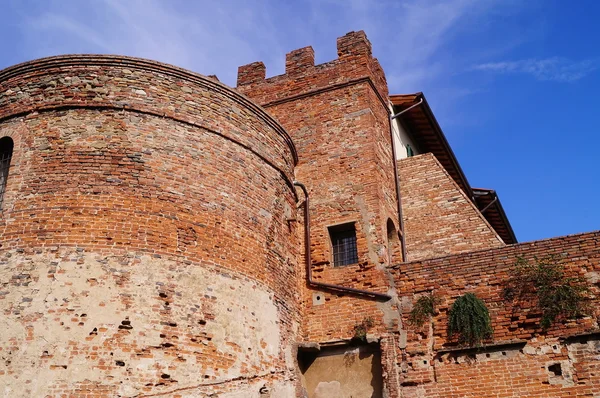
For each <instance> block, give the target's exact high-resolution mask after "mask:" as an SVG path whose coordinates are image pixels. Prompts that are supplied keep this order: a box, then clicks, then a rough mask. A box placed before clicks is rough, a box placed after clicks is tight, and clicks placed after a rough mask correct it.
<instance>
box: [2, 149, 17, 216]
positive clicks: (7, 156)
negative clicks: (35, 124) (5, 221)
mask: <svg viewBox="0 0 600 398" xmlns="http://www.w3.org/2000/svg"><path fill="white" fill-rule="evenodd" d="M13 146H14V143H13V140H12V138H10V137H2V138H0V209H2V204H3V203H4V193H5V192H6V181H7V179H8V169H9V168H10V160H11V158H12V153H13Z"/></svg>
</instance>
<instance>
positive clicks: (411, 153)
mask: <svg viewBox="0 0 600 398" xmlns="http://www.w3.org/2000/svg"><path fill="white" fill-rule="evenodd" d="M406 156H407V157H409V158H412V157H413V156H415V152H414V151H413V149H412V148H411V147H410V145H408V144H406Z"/></svg>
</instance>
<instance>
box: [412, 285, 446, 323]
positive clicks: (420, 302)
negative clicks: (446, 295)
mask: <svg viewBox="0 0 600 398" xmlns="http://www.w3.org/2000/svg"><path fill="white" fill-rule="evenodd" d="M440 301H441V300H440V298H439V297H437V296H435V295H434V294H433V293H429V294H427V295H425V296H421V297H419V298H418V299H417V301H416V303H415V304H414V305H413V308H412V310H411V311H410V313H409V314H408V322H409V323H410V324H411V325H415V326H417V327H421V326H423V324H425V322H427V320H429V319H431V317H432V316H434V315H435V313H436V307H437V306H438V305H439V303H440Z"/></svg>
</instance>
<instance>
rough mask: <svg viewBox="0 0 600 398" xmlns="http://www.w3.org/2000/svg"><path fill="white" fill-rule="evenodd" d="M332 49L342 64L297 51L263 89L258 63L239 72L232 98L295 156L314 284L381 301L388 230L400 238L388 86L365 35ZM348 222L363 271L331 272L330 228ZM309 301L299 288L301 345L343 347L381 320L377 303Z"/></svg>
mask: <svg viewBox="0 0 600 398" xmlns="http://www.w3.org/2000/svg"><path fill="white" fill-rule="evenodd" d="M337 47H338V58H337V59H335V60H333V61H331V62H328V63H324V64H320V65H315V64H314V52H313V50H312V48H311V47H305V48H302V49H299V50H295V51H293V52H291V53H289V54H288V55H287V58H286V73H285V74H284V75H280V76H274V77H271V78H269V79H266V80H265V67H264V65H263V64H262V63H260V62H258V63H253V64H250V65H247V66H242V67H240V71H239V76H238V90H240V91H241V92H242V93H244V94H246V95H248V96H249V97H250V98H252V99H253V100H254V101H256V102H257V103H259V104H261V105H262V106H263V107H265V108H266V109H267V110H268V111H269V113H271V114H272V115H274V116H275V117H276V118H277V119H278V120H279V121H280V122H281V124H282V125H283V126H284V127H285V128H286V130H287V131H288V132H289V133H290V135H291V136H292V138H293V140H294V143H295V144H296V147H297V148H298V154H299V162H298V165H297V167H296V178H297V179H298V180H299V181H302V182H305V184H306V185H307V187H308V190H309V193H310V195H311V209H310V212H311V214H312V216H311V226H310V227H311V231H312V235H311V243H312V246H311V249H312V260H313V262H312V266H313V273H314V275H315V279H316V280H318V281H323V282H327V283H334V284H340V285H344V286H349V287H354V288H359V289H369V290H373V291H379V292H386V291H387V290H388V289H389V283H388V278H387V276H386V275H385V272H384V269H383V266H384V265H385V264H387V263H388V261H389V259H388V258H387V249H386V248H387V245H388V242H387V233H386V225H387V221H388V220H392V222H393V223H394V224H395V227H396V230H397V229H398V223H397V221H398V215H397V210H396V195H395V191H394V174H393V166H392V151H391V141H390V134H389V121H388V108H387V100H386V98H387V96H388V91H387V85H386V82H385V76H384V75H383V71H382V69H381V67H380V65H379V63H378V62H377V60H376V59H375V58H373V56H372V54H371V44H370V43H369V41H368V39H367V38H366V36H365V34H364V32H351V33H349V34H347V35H346V36H344V37H341V38H339V39H338V43H337ZM345 222H355V225H356V233H357V246H358V256H359V262H358V263H357V264H355V265H350V266H346V267H337V268H334V266H333V263H332V258H333V255H332V253H331V246H330V241H329V233H328V229H327V227H328V226H331V225H336V224H341V223H345ZM396 260H400V258H398V259H396ZM304 287H305V286H304ZM314 292H315V290H314V289H311V288H309V289H303V308H304V309H305V314H304V315H305V319H306V322H304V323H303V326H304V336H305V339H306V340H307V341H327V340H339V339H342V338H345V339H349V338H351V337H352V335H353V327H354V326H355V325H356V324H357V323H360V322H361V321H362V319H364V318H365V317H367V316H369V315H368V314H378V315H377V316H376V318H377V319H378V320H379V319H380V318H381V319H382V316H383V313H382V310H381V309H380V308H378V307H380V306H381V305H378V304H377V302H375V301H373V300H365V299H356V297H351V296H348V295H347V294H335V293H330V292H327V293H325V294H324V297H325V304H324V305H320V306H313V304H312V298H311V295H312V294H313V293H314ZM389 307H390V305H389V304H388V305H387V307H386V310H388V312H389V310H390V308H389ZM378 323H379V321H378ZM388 323H390V325H391V326H393V321H391V320H390V321H389V322H388ZM378 328H379V330H381V331H383V330H385V328H384V325H383V324H380V325H378Z"/></svg>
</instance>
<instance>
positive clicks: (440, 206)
mask: <svg viewBox="0 0 600 398" xmlns="http://www.w3.org/2000/svg"><path fill="white" fill-rule="evenodd" d="M398 173H399V174H400V175H401V176H402V184H401V195H402V206H403V216H404V233H405V234H406V250H407V258H408V260H409V261H414V260H421V259H425V258H432V257H440V256H446V255H448V254H457V253H461V252H465V251H472V250H478V249H485V248H491V247H500V246H504V243H503V242H502V239H500V238H499V237H498V235H497V234H496V232H495V231H494V230H493V229H492V227H491V226H490V225H489V224H488V223H487V221H486V220H485V218H484V217H483V216H482V215H481V213H480V212H479V210H478V209H477V208H476V207H475V206H474V205H473V202H471V201H470V200H469V198H468V197H467V196H466V195H465V193H464V192H463V191H462V190H461V189H460V188H459V186H458V185H457V184H456V182H455V181H454V180H453V179H452V178H451V177H450V176H449V175H448V172H447V171H446V170H445V169H444V168H443V167H442V165H441V164H440V163H439V162H438V161H437V159H436V158H435V156H433V154H431V153H426V154H423V155H418V156H414V157H411V158H406V159H402V160H400V161H398ZM432 226H435V228H432Z"/></svg>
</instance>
